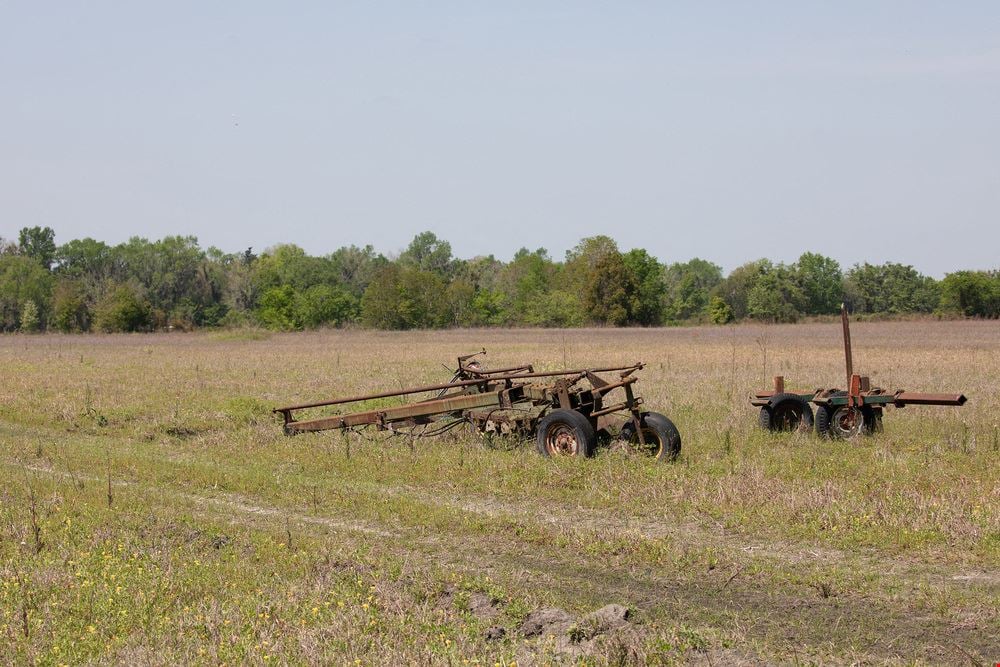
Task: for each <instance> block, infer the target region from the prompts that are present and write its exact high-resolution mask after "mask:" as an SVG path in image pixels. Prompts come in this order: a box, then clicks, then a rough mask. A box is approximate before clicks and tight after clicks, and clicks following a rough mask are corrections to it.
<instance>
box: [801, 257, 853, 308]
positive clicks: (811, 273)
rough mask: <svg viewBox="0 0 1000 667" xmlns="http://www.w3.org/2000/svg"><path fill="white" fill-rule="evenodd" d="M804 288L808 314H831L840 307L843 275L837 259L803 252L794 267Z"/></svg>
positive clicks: (842, 292)
mask: <svg viewBox="0 0 1000 667" xmlns="http://www.w3.org/2000/svg"><path fill="white" fill-rule="evenodd" d="M792 270H793V273H794V275H795V281H796V283H797V284H798V286H799V289H800V290H801V291H802V297H803V303H802V306H803V312H804V313H805V314H806V315H829V314H833V313H836V312H838V311H839V310H840V304H841V302H842V301H843V300H844V274H843V272H842V271H841V270H840V264H838V263H837V262H836V260H833V259H830V258H829V257H824V256H823V255H819V254H816V253H811V252H807V253H803V254H802V256H801V257H799V261H798V262H797V263H796V264H795V265H794V267H793V269H792Z"/></svg>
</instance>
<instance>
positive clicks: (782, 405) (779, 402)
mask: <svg viewBox="0 0 1000 667" xmlns="http://www.w3.org/2000/svg"><path fill="white" fill-rule="evenodd" d="M759 420H760V427H761V428H762V429H764V430H765V431H776V432H777V431H811V430H812V428H813V411H812V408H811V407H809V401H807V400H805V399H804V398H802V397H801V396H799V395H797V394H778V395H777V396H772V397H771V405H770V406H766V405H765V406H764V407H762V408H761V409H760V416H759Z"/></svg>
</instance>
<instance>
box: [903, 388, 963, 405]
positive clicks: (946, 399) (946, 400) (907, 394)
mask: <svg viewBox="0 0 1000 667" xmlns="http://www.w3.org/2000/svg"><path fill="white" fill-rule="evenodd" d="M895 399H896V400H895V403H896V406H897V407H900V408H901V407H903V406H905V405H955V406H958V405H965V402H966V401H967V400H969V399H967V398H966V397H965V395H964V394H921V393H919V392H915V391H899V392H896V394H895Z"/></svg>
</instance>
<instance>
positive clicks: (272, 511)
mask: <svg viewBox="0 0 1000 667" xmlns="http://www.w3.org/2000/svg"><path fill="white" fill-rule="evenodd" d="M3 465H5V466H8V467H17V468H21V469H23V470H29V471H31V472H35V473H40V474H45V475H50V476H53V477H61V478H63V479H69V480H73V481H77V480H85V481H88V482H96V483H101V484H104V483H106V482H107V479H102V478H100V477H97V476H94V475H88V474H84V473H76V472H74V473H70V472H66V471H62V470H56V469H54V468H48V467H44V466H39V465H34V464H31V465H29V464H25V463H15V462H11V461H4V462H3ZM111 484H112V486H113V487H120V488H124V487H135V486H137V485H136V484H134V483H133V482H129V481H127V480H112V482H111ZM139 488H143V489H145V490H151V491H155V492H158V493H160V494H162V495H168V496H173V497H175V498H181V499H184V500H188V501H190V502H193V503H196V504H200V505H215V506H218V507H225V508H228V509H231V510H234V511H237V512H242V513H244V514H255V515H258V516H262V517H271V518H279V519H289V520H292V521H296V522H298V523H304V524H313V525H317V526H325V527H327V528H333V529H336V530H348V531H353V532H359V533H365V534H367V535H375V536H377V537H397V536H398V534H397V533H392V532H389V531H386V530H383V529H381V528H376V527H374V526H371V525H369V524H363V523H360V522H357V521H341V520H339V519H332V518H329V517H320V516H310V515H308V514H301V513H298V512H289V511H287V510H283V509H280V508H278V507H273V506H268V505H257V504H253V503H250V502H248V501H247V500H246V499H245V498H243V497H241V496H238V495H236V494H228V493H227V494H222V495H221V497H219V496H202V495H198V494H195V493H188V492H186V491H177V490H175V489H167V488H164V487H161V486H155V485H148V486H145V487H139Z"/></svg>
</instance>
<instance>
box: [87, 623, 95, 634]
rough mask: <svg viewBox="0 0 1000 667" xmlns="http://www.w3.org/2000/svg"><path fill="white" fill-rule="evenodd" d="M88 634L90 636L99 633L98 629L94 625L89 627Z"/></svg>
mask: <svg viewBox="0 0 1000 667" xmlns="http://www.w3.org/2000/svg"><path fill="white" fill-rule="evenodd" d="M87 632H89V633H90V634H94V633H95V632H97V628H95V627H94V626H93V625H88V626H87Z"/></svg>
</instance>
